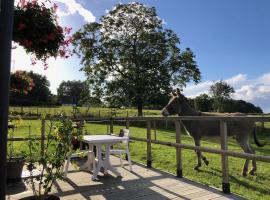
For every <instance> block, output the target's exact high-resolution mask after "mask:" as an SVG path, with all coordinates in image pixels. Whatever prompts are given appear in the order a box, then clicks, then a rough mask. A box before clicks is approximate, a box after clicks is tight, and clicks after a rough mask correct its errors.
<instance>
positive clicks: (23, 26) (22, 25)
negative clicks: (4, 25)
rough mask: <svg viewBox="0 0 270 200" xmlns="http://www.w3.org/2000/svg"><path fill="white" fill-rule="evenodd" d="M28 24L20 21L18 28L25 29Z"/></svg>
mask: <svg viewBox="0 0 270 200" xmlns="http://www.w3.org/2000/svg"><path fill="white" fill-rule="evenodd" d="M25 27H26V25H25V24H24V23H22V22H20V23H19V26H18V30H19V31H21V30H23V29H25Z"/></svg>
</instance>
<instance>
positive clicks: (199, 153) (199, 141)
mask: <svg viewBox="0 0 270 200" xmlns="http://www.w3.org/2000/svg"><path fill="white" fill-rule="evenodd" d="M194 142H195V145H196V146H199V147H200V146H201V140H199V139H197V140H195V139H194ZM196 153H197V157H198V165H197V166H196V167H195V169H196V170H198V168H199V167H201V166H202V162H201V159H202V160H203V162H204V163H205V164H206V165H207V166H208V165H209V161H208V160H207V159H206V157H205V156H204V155H203V154H202V152H201V151H199V150H198V151H196Z"/></svg>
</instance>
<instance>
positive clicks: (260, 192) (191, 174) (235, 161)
mask: <svg viewBox="0 0 270 200" xmlns="http://www.w3.org/2000/svg"><path fill="white" fill-rule="evenodd" d="M29 126H30V127H31V128H30V129H29ZM40 126H41V121H40V120H24V121H23V123H22V124H21V127H19V128H17V129H16V130H15V136H16V137H27V136H28V134H29V130H30V131H31V134H32V135H40ZM130 126H131V127H130V130H131V134H132V136H134V137H141V138H146V129H145V128H139V127H134V126H132V123H131V124H130ZM265 126H266V131H265V132H263V133H260V134H259V137H260V139H262V140H266V142H267V145H266V146H265V147H263V148H259V147H257V146H256V145H255V144H254V143H253V140H251V143H252V146H253V147H254V148H255V150H256V152H257V154H260V155H270V145H269V144H270V123H266V124H265ZM123 127H124V124H123V125H115V126H114V132H115V133H118V132H119V130H120V128H123ZM107 128H108V126H107V125H106V124H99V123H87V124H86V127H85V130H86V132H87V134H104V133H107ZM152 134H153V133H152ZM156 134H157V135H156V136H157V140H162V141H171V142H174V141H175V132H174V131H171V130H165V129H164V130H157V133H156ZM152 138H154V136H152ZM182 142H183V143H186V144H193V142H192V139H191V138H190V137H189V136H187V135H186V134H185V133H183V137H182ZM228 145H229V149H230V150H234V151H241V149H240V147H239V146H238V145H237V144H236V142H235V140H234V139H233V138H230V139H229V141H228ZM14 146H15V148H16V150H17V151H20V150H27V143H26V142H14ZM202 146H205V147H211V148H220V144H219V143H218V142H217V141H208V140H203V141H202ZM130 150H131V157H132V160H133V161H136V162H139V163H143V164H145V163H146V143H144V142H134V141H132V142H131V143H130ZM182 154H183V173H184V177H186V178H188V179H191V180H194V181H196V182H200V183H203V184H205V185H209V186H212V187H217V188H221V182H222V180H221V177H222V172H221V158H220V156H219V155H214V154H205V155H206V156H207V158H208V160H209V161H210V164H209V166H203V167H202V168H201V171H200V172H197V171H195V170H193V168H194V166H195V165H196V161H197V158H196V155H195V152H194V151H190V150H183V153H182ZM152 156H153V164H152V166H153V167H154V168H157V169H161V170H164V171H167V172H170V173H173V174H175V171H176V158H175V148H173V147H167V146H162V145H155V144H152ZM243 163H244V160H243V159H240V158H232V157H230V158H229V173H230V184H231V191H232V192H233V193H236V194H239V195H242V196H244V197H246V198H248V199H264V200H266V199H270V190H269V185H270V164H269V163H263V162H258V171H257V173H256V175H255V176H250V175H249V176H247V177H242V176H241V170H242V166H243ZM250 167H251V166H250Z"/></svg>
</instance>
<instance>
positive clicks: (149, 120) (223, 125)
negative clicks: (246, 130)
mask: <svg viewBox="0 0 270 200" xmlns="http://www.w3.org/2000/svg"><path fill="white" fill-rule="evenodd" d="M84 120H85V121H87V122H98V121H102V122H106V123H107V124H108V128H107V131H109V132H110V133H113V132H114V130H113V129H114V122H125V124H126V128H129V127H130V122H132V121H133V122H135V121H141V122H146V128H147V135H146V139H145V138H137V137H130V139H131V140H134V141H140V142H146V143H147V154H146V155H147V157H146V165H147V167H149V168H150V167H152V149H151V144H159V145H165V146H170V147H174V148H175V149H176V158H175V159H176V175H177V177H179V178H181V177H183V173H182V171H183V170H182V149H189V150H200V151H202V152H207V153H213V154H219V155H221V166H222V190H223V192H225V193H230V184H229V162H228V156H232V157H236V158H243V159H251V160H256V161H262V162H270V156H262V155H255V154H248V153H241V152H235V151H230V150H228V144H227V123H228V122H231V121H246V122H254V123H255V122H270V117H253V116H250V117H246V116H235V117H227V116H185V117H125V118H112V117H111V118H87V119H84ZM184 120H197V121H199V120H203V121H219V123H220V138H221V140H220V141H221V148H220V149H214V148H207V147H201V146H194V145H190V144H183V143H182V142H181V134H182V132H181V130H182V128H183V127H182V123H181V122H182V121H184ZM160 121H173V122H174V123H175V133H176V137H175V138H176V139H175V142H166V141H160V140H156V137H155V139H152V137H151V136H152V134H151V132H152V125H153V129H154V130H155V124H156V123H157V122H160ZM29 139H30V138H12V139H10V140H12V141H25V140H29ZM35 139H38V140H41V153H42V152H44V141H45V120H44V119H43V120H41V136H40V137H38V138H35Z"/></svg>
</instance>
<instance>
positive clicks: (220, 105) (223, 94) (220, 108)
mask: <svg viewBox="0 0 270 200" xmlns="http://www.w3.org/2000/svg"><path fill="white" fill-rule="evenodd" d="M209 92H210V94H211V96H212V97H213V99H214V108H215V110H216V111H217V112H224V111H225V110H226V109H225V107H226V104H227V102H228V101H229V100H230V99H231V94H232V93H234V92H235V91H234V88H233V87H232V86H231V85H229V84H228V83H226V82H225V81H222V80H221V81H218V82H216V83H214V84H213V85H211V87H210V89H209Z"/></svg>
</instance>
